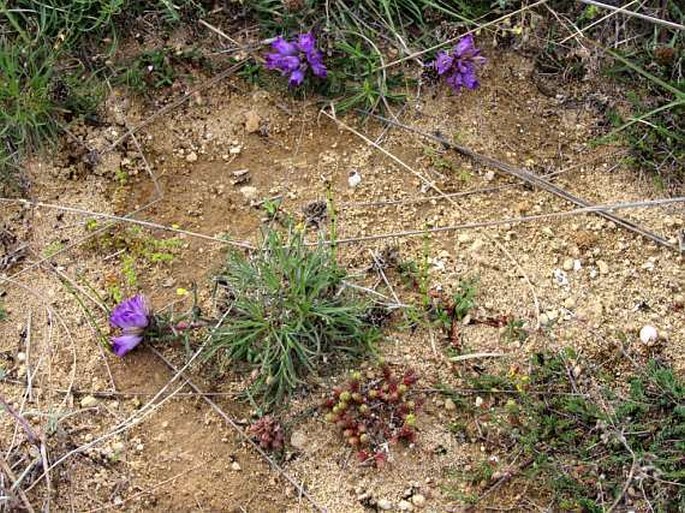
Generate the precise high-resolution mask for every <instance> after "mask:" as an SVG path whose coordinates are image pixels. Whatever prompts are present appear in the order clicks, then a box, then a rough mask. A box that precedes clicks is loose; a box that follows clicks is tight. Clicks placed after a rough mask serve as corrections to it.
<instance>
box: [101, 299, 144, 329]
mask: <svg viewBox="0 0 685 513" xmlns="http://www.w3.org/2000/svg"><path fill="white" fill-rule="evenodd" d="M109 322H110V324H111V325H112V326H113V327H114V328H120V329H122V330H127V331H131V330H136V331H138V330H140V331H142V330H144V329H145V328H147V327H148V325H149V324H150V307H149V305H148V302H147V299H145V296H143V295H141V294H138V295H136V296H133V297H131V298H129V299H126V300H124V301H122V302H121V303H119V304H118V305H117V306H116V307H115V308H114V310H112V313H111V315H110V317H109Z"/></svg>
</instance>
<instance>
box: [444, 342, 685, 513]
mask: <svg viewBox="0 0 685 513" xmlns="http://www.w3.org/2000/svg"><path fill="white" fill-rule="evenodd" d="M631 363H634V364H635V365H636V368H635V370H634V371H632V372H631V371H628V372H625V373H622V374H621V377H622V379H621V381H620V382H617V380H616V378H615V376H614V374H613V373H612V374H610V375H605V376H603V375H601V374H599V375H596V374H595V373H592V374H591V373H590V372H587V371H585V369H586V368H587V367H588V362H584V361H582V360H581V359H580V357H578V355H576V354H575V352H574V351H573V350H571V349H566V350H564V351H561V352H559V353H549V352H545V353H539V354H537V355H535V356H534V357H533V359H532V361H531V367H530V371H529V373H528V374H525V375H521V374H519V373H518V372H511V371H510V372H508V373H506V374H504V373H502V374H500V373H498V374H495V375H487V374H483V375H480V376H478V377H477V378H474V379H471V380H467V382H468V384H469V385H470V386H471V387H472V388H473V390H474V393H475V394H477V395H478V397H477V398H476V407H475V408H473V406H471V408H470V411H471V413H472V414H476V415H477V416H478V419H479V422H478V424H477V426H475V427H472V428H471V427H467V428H466V429H465V430H466V431H468V432H469V433H468V436H469V437H471V436H473V437H477V436H483V437H485V438H488V439H490V440H492V443H493V445H494V446H495V447H496V448H502V449H503V450H504V452H510V451H516V452H518V451H520V454H521V457H520V458H518V462H517V463H516V464H515V465H514V466H512V467H510V468H509V469H508V470H506V471H504V472H509V473H511V474H512V475H516V476H517V478H516V479H522V480H525V481H531V482H532V481H534V482H536V483H543V484H544V488H545V490H546V491H548V492H549V493H551V494H552V497H551V498H550V499H551V500H550V503H549V504H550V507H551V508H552V509H553V510H555V511H604V510H607V509H611V510H614V511H619V510H620V511H623V510H624V509H625V510H626V511H627V510H628V509H631V508H632V509H635V510H642V508H641V506H645V508H644V509H645V510H647V505H651V508H649V509H650V510H653V511H680V510H682V509H683V508H685V489H684V488H683V487H682V485H681V483H682V482H683V479H685V472H684V471H683V469H685V456H684V455H685V383H684V382H683V380H682V377H679V376H678V375H677V374H676V373H675V372H674V370H673V369H672V368H669V367H668V366H666V365H665V364H664V363H663V362H659V361H657V360H654V359H652V360H648V361H641V362H637V361H633V362H631ZM450 396H451V397H454V398H455V399H456V400H458V399H461V400H462V401H464V402H465V403H466V404H467V405H468V404H471V405H473V401H472V400H465V398H464V397H463V395H461V396H460V395H459V394H456V393H450ZM479 404H480V405H479ZM483 405H486V406H483ZM459 411H468V409H464V410H462V409H460V410H459ZM484 426H486V427H484ZM495 450H498V449H495ZM512 465H513V464H512ZM496 476H500V477H501V476H502V471H496V472H495V473H494V474H493V476H492V479H496V478H497V477H496ZM491 482H492V480H490V481H489V483H490V484H491ZM598 483H601V484H602V486H601V487H598V486H597V484H598ZM486 484H488V480H486ZM517 486H521V485H520V483H519V484H518V485H517ZM629 489H630V490H635V491H636V493H634V492H629V491H628V490H629ZM610 506H611V507H610Z"/></svg>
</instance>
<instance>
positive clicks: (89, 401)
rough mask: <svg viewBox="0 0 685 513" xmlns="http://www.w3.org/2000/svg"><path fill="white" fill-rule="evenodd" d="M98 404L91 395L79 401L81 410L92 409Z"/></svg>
mask: <svg viewBox="0 0 685 513" xmlns="http://www.w3.org/2000/svg"><path fill="white" fill-rule="evenodd" d="M99 402H100V401H98V400H97V399H96V398H95V397H93V396H92V395H87V396H85V397H84V398H83V399H81V408H93V407H94V406H97V405H98V403H99Z"/></svg>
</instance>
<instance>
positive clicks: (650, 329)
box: [640, 325, 659, 344]
mask: <svg viewBox="0 0 685 513" xmlns="http://www.w3.org/2000/svg"><path fill="white" fill-rule="evenodd" d="M658 338H659V332H658V331H657V330H656V328H655V327H654V326H650V325H646V326H643V327H642V329H641V330H640V340H641V341H642V343H643V344H649V343H650V342H655V341H656V340H657V339H658Z"/></svg>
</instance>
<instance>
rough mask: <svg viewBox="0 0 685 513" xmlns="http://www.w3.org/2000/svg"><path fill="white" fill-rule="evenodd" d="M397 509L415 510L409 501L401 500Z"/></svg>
mask: <svg viewBox="0 0 685 513" xmlns="http://www.w3.org/2000/svg"><path fill="white" fill-rule="evenodd" d="M397 509H398V510H400V511H414V506H413V505H412V503H411V502H409V501H405V500H401V501H400V502H398V503H397Z"/></svg>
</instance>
